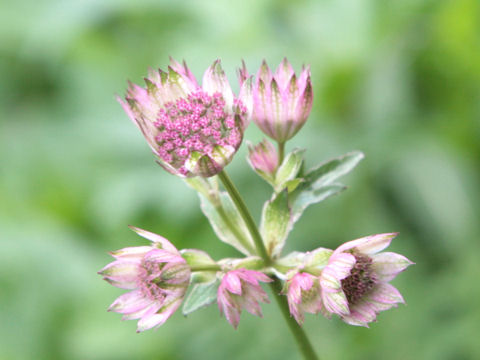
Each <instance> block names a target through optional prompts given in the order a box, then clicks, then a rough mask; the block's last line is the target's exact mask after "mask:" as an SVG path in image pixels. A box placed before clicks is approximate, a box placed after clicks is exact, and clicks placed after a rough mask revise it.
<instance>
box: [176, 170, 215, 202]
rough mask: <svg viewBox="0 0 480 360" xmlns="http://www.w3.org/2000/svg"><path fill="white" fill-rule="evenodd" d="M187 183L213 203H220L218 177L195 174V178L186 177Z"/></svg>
mask: <svg viewBox="0 0 480 360" xmlns="http://www.w3.org/2000/svg"><path fill="white" fill-rule="evenodd" d="M184 181H185V183H187V185H188V186H190V187H191V188H192V189H193V190H195V191H197V192H199V193H200V194H202V195H203V196H204V197H206V198H207V199H208V200H209V201H210V202H212V203H219V200H218V196H219V194H218V193H219V190H218V182H217V181H216V178H215V177H213V178H203V177H201V176H195V177H193V178H186V179H184Z"/></svg>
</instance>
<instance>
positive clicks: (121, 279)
mask: <svg viewBox="0 0 480 360" xmlns="http://www.w3.org/2000/svg"><path fill="white" fill-rule="evenodd" d="M139 264H140V261H137V260H136V259H129V260H123V259H122V260H116V261H114V262H111V263H110V264H108V265H107V266H105V267H104V268H103V269H102V270H100V271H99V272H98V273H99V274H100V275H103V276H104V277H105V278H106V279H109V280H112V281H113V282H115V283H125V284H127V283H128V284H130V283H132V282H135V281H136V279H137V276H138V266H139Z"/></svg>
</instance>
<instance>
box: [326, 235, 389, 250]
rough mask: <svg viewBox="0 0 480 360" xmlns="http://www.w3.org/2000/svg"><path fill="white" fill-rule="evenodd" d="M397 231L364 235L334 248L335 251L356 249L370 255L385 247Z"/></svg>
mask: <svg viewBox="0 0 480 360" xmlns="http://www.w3.org/2000/svg"><path fill="white" fill-rule="evenodd" d="M397 234H398V233H386V234H376V235H370V236H366V237H363V238H360V239H356V240H352V241H349V242H346V243H345V244H343V245H341V246H340V247H338V248H337V250H335V253H338V252H345V251H347V250H350V249H353V248H355V249H357V250H358V251H359V252H361V253H364V254H367V255H371V254H375V253H377V252H379V251H382V250H383V249H385V248H386V247H387V246H388V245H390V243H391V241H392V240H393V238H394V237H395V236H397Z"/></svg>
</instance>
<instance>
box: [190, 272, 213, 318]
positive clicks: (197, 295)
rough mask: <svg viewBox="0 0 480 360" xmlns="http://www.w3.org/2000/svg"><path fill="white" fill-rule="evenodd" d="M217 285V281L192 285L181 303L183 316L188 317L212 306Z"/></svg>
mask: <svg viewBox="0 0 480 360" xmlns="http://www.w3.org/2000/svg"><path fill="white" fill-rule="evenodd" d="M219 285H220V281H219V280H217V281H211V282H209V283H205V284H195V285H193V287H192V289H191V290H190V292H189V294H188V295H187V298H186V299H185V301H184V303H183V309H182V312H183V315H188V314H190V313H192V312H194V311H196V310H198V309H200V308H202V307H205V306H208V305H211V304H213V303H214V302H215V301H216V300H217V290H218V286H219Z"/></svg>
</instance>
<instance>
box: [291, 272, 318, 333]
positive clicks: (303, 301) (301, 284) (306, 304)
mask: <svg viewBox="0 0 480 360" xmlns="http://www.w3.org/2000/svg"><path fill="white" fill-rule="evenodd" d="M285 286H286V294H287V299H288V307H289V308H290V314H292V315H293V317H294V318H295V320H297V322H298V323H299V324H302V323H303V321H304V319H305V313H306V312H308V313H310V314H317V313H318V312H319V311H320V310H321V309H322V299H321V296H320V284H319V280H318V277H316V276H314V275H312V274H309V273H306V272H300V273H297V274H295V275H294V276H293V277H292V278H291V279H289V280H287V281H286V283H285Z"/></svg>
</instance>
